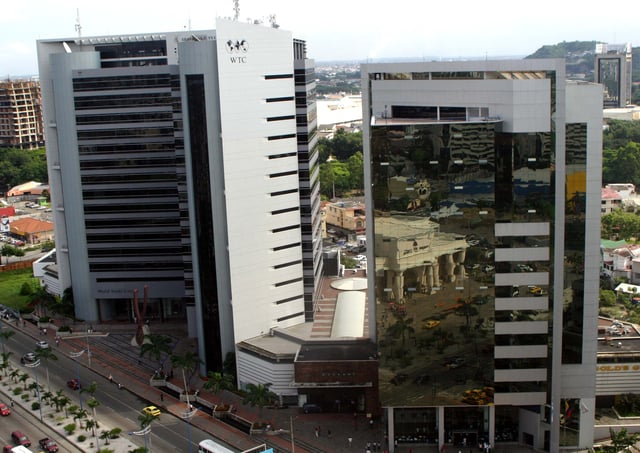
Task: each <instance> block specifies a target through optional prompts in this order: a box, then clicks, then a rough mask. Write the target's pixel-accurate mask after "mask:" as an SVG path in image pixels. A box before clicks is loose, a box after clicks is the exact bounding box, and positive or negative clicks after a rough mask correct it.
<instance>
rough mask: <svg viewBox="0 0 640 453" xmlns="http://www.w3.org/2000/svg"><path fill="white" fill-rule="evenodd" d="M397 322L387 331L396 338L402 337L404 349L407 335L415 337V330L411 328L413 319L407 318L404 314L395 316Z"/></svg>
mask: <svg viewBox="0 0 640 453" xmlns="http://www.w3.org/2000/svg"><path fill="white" fill-rule="evenodd" d="M394 316H395V318H396V322H395V323H393V324H392V325H390V326H389V329H387V331H388V332H389V334H390V335H391V336H393V337H394V338H398V337H400V338H401V339H402V348H403V349H404V343H405V340H406V336H407V333H409V334H411V335H414V334H415V332H416V331H415V329H414V328H413V327H412V326H411V324H413V318H407V317H406V315H404V314H397V313H395V314H394Z"/></svg>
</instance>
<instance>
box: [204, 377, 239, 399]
mask: <svg viewBox="0 0 640 453" xmlns="http://www.w3.org/2000/svg"><path fill="white" fill-rule="evenodd" d="M207 377H208V378H209V379H208V380H207V382H205V383H204V384H203V385H202V388H203V389H205V390H208V391H210V392H212V393H213V394H214V395H218V394H219V393H221V392H222V391H223V390H233V388H234V386H235V385H234V377H233V376H231V375H230V374H222V373H220V372H218V371H209V372H208V373H207ZM221 403H222V404H223V405H224V401H223V400H221Z"/></svg>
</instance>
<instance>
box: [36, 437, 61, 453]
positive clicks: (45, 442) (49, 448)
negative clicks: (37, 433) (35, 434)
mask: <svg viewBox="0 0 640 453" xmlns="http://www.w3.org/2000/svg"><path fill="white" fill-rule="evenodd" d="M38 444H40V448H41V449H43V450H44V451H46V452H51V453H53V452H56V451H58V444H57V443H56V441H55V440H53V439H50V438H48V437H45V438H44V439H40V440H39V441H38Z"/></svg>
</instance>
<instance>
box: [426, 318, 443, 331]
mask: <svg viewBox="0 0 640 453" xmlns="http://www.w3.org/2000/svg"><path fill="white" fill-rule="evenodd" d="M439 325H440V321H437V320H435V319H429V320H428V321H427V322H425V323H424V328H425V329H433V328H434V327H437V326H439Z"/></svg>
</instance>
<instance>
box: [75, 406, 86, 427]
mask: <svg viewBox="0 0 640 453" xmlns="http://www.w3.org/2000/svg"><path fill="white" fill-rule="evenodd" d="M71 413H72V414H73V421H74V422H76V421H80V428H82V420H84V419H86V418H87V415H89V414H88V412H87V410H86V409H80V408H79V407H76V409H75V410H74V411H73V412H71Z"/></svg>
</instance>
